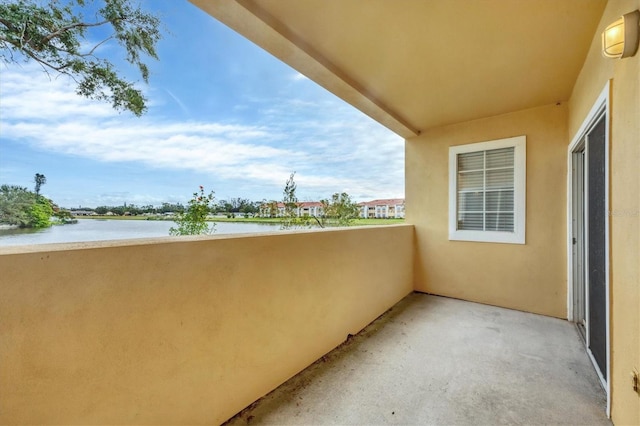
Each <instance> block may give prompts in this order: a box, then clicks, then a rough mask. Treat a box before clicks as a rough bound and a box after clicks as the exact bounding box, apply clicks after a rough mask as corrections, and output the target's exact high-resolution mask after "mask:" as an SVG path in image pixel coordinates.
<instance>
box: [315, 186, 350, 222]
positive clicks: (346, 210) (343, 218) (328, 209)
mask: <svg viewBox="0 0 640 426" xmlns="http://www.w3.org/2000/svg"><path fill="white" fill-rule="evenodd" d="M320 202H321V203H322V210H323V218H322V220H320V221H319V222H318V223H319V224H320V226H321V227H323V228H324V226H325V225H327V224H330V225H334V226H349V225H351V224H352V223H353V221H354V220H355V219H356V218H357V217H358V216H359V213H360V208H359V207H358V205H357V204H356V203H355V202H353V200H352V199H351V196H350V195H349V194H347V193H346V192H343V193H337V192H336V193H335V194H333V195H332V196H331V200H321V201H320ZM321 222H322V223H321Z"/></svg>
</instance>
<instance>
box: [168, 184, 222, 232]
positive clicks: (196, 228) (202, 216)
mask: <svg viewBox="0 0 640 426" xmlns="http://www.w3.org/2000/svg"><path fill="white" fill-rule="evenodd" d="M213 200H214V197H213V191H211V192H210V193H209V194H208V195H205V193H204V187H203V186H202V185H200V190H199V191H198V192H194V193H193V198H192V199H191V200H189V203H188V206H187V208H186V210H185V211H184V212H179V213H178V217H177V218H176V219H175V221H174V222H175V223H176V224H178V227H177V228H173V227H171V228H170V229H169V235H200V234H212V233H214V232H215V224H211V225H209V224H208V223H207V215H208V214H209V210H210V209H211V206H213Z"/></svg>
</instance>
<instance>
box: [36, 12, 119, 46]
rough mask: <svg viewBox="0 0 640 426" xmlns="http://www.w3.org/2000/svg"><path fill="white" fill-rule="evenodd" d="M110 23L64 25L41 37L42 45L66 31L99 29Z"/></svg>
mask: <svg viewBox="0 0 640 426" xmlns="http://www.w3.org/2000/svg"><path fill="white" fill-rule="evenodd" d="M124 20H125V18H117V19H114V21H124ZM110 22H111V21H110V20H108V19H106V20H104V21H101V22H95V23H93V24H88V23H86V22H78V23H75V24H70V25H66V26H64V27H62V28H60V29H59V30H58V31H54V32H52V33H51V34H49V35H47V36H44V37H42V43H43V44H44V43H48V42H49V41H51V40H52V39H54V38H56V37H60V36H61V35H62V34H64V33H66V32H67V31H69V30H72V29H74V28H90V27H99V26H101V25H104V24H108V23H110Z"/></svg>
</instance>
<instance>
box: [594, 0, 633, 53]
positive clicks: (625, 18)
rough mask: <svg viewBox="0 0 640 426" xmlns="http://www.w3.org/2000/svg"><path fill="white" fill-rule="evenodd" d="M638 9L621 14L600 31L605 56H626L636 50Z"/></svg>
mask: <svg viewBox="0 0 640 426" xmlns="http://www.w3.org/2000/svg"><path fill="white" fill-rule="evenodd" d="M639 25H640V11H638V10H634V11H633V12H629V13H626V14H624V15H622V17H621V18H620V19H618V20H617V21H615V22H614V23H612V24H611V25H609V26H608V27H607V28H605V30H604V32H603V33H602V54H603V55H604V56H605V57H607V58H628V57H630V56H633V55H635V54H636V51H637V50H638V28H639Z"/></svg>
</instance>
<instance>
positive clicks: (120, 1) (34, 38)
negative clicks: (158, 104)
mask: <svg viewBox="0 0 640 426" xmlns="http://www.w3.org/2000/svg"><path fill="white" fill-rule="evenodd" d="M94 3H98V4H99V5H100V6H102V7H99V6H96V5H95V4H94ZM131 3H132V2H131V1H130V0H105V1H99V2H94V1H93V0H87V1H85V0H66V1H59V0H48V1H37V0H4V1H2V2H0V57H1V58H2V59H3V60H4V61H5V62H6V63H18V62H20V61H19V59H22V60H24V61H32V60H33V61H36V62H37V63H39V64H40V65H41V66H42V67H43V69H44V70H45V71H46V72H54V73H59V74H65V75H67V76H69V77H71V78H72V79H73V80H74V81H75V82H76V83H77V88H76V93H77V94H78V95H81V96H85V97H87V98H90V99H97V100H101V101H107V102H110V103H111V105H112V106H113V108H115V109H116V110H118V111H124V110H128V111H131V112H133V113H134V114H135V115H138V116H139V115H141V114H143V113H144V112H145V111H146V109H147V107H146V104H145V102H146V99H145V98H144V96H143V95H142V92H141V91H140V90H138V89H136V88H135V86H134V84H133V83H131V82H129V81H127V80H125V79H124V78H123V77H121V76H120V75H118V73H117V72H116V71H115V70H114V66H113V64H111V62H109V61H108V60H106V59H104V58H99V57H98V56H96V55H97V53H98V51H99V50H98V48H99V47H100V46H102V45H103V44H105V43H107V42H109V41H114V42H115V43H116V44H117V45H119V47H120V48H122V49H123V50H124V53H125V55H124V56H125V59H126V60H127V62H129V63H130V64H132V65H134V66H135V67H137V69H138V71H139V73H140V75H141V77H142V79H143V80H144V81H145V82H148V79H149V69H148V67H147V65H146V64H145V63H144V62H143V60H142V57H143V56H144V57H151V58H154V59H157V58H158V56H157V54H156V48H155V46H156V43H157V42H158V40H159V39H160V37H161V34H160V31H159V29H158V27H159V24H160V21H159V19H158V18H157V17H155V16H153V15H151V14H149V13H147V12H144V11H142V10H141V9H140V8H139V7H137V6H134V5H132V4H131ZM93 40H100V41H98V42H93ZM88 43H91V44H90V47H88V48H86V46H87V44H88ZM16 55H18V57H16Z"/></svg>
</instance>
